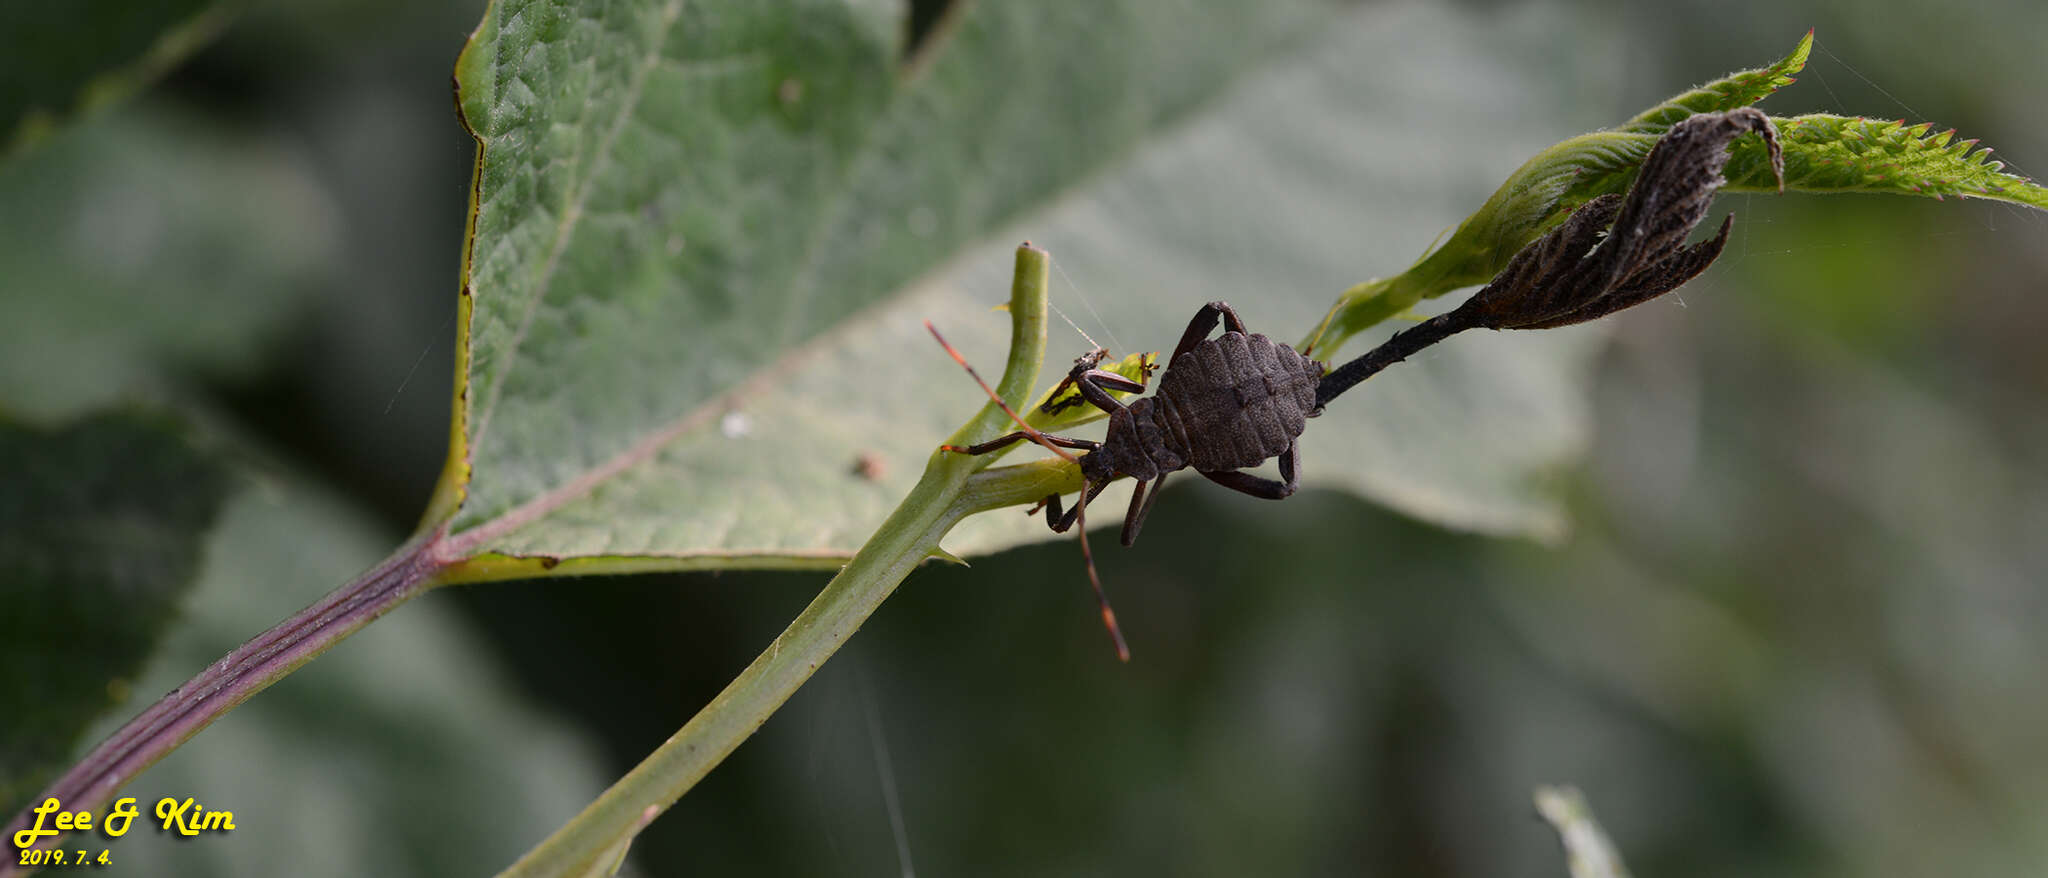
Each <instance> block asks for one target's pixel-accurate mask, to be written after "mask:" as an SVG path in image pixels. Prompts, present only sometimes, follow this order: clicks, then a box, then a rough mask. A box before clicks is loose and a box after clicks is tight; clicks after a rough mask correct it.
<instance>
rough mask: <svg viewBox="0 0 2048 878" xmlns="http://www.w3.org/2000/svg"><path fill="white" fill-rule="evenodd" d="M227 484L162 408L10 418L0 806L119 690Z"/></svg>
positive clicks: (4, 446) (1, 613)
mask: <svg viewBox="0 0 2048 878" xmlns="http://www.w3.org/2000/svg"><path fill="white" fill-rule="evenodd" d="M229 483H230V479H229V478H228V476H227V473H226V472H225V471H224V470H223V469H222V468H221V467H220V466H219V465H218V464H217V463H216V462H215V461H214V460H213V459H212V458H210V457H209V456H207V455H206V454H204V453H202V452H200V451H199V450H198V449H195V448H194V447H192V445H191V444H190V443H189V442H188V441H187V440H186V438H185V437H184V436H183V435H182V432H181V431H180V430H179V429H178V428H177V427H176V426H175V425H173V424H169V423H166V422H165V421H164V420H163V419H161V418H157V417H150V416H143V415H136V414H108V415H101V416H98V417H95V418H92V419H89V420H85V421H82V422H79V423H77V424H73V425H71V426H69V427H66V428H63V429H59V430H43V429H39V428H35V427H24V426H20V425H17V424H10V423H6V422H0V559H4V564H5V570H6V574H5V576H4V577H0V811H4V812H5V813H8V814H12V813H14V812H15V809H16V806H17V805H19V804H21V803H22V802H24V801H26V799H27V797H28V796H29V795H31V794H33V793H34V792H35V790H36V789H38V788H39V787H40V786H41V785H42V784H43V782H44V781H46V780H48V778H49V776H50V775H51V774H52V773H53V772H54V771H55V770H56V769H59V768H61V767H62V762H63V760H64V758H65V757H66V756H67V755H68V754H69V751H70V749H71V747H72V746H73V745H74V744H75V743H77V741H78V738H79V734H80V732H81V731H83V730H84V728H85V725H86V723H88V722H90V721H91V720H92V719H93V718H94V717H96V716H98V715H99V714H101V713H102V712H104V711H106V710H107V709H108V708H109V707H111V706H113V705H114V704H115V703H118V702H119V701H120V697H119V695H117V693H118V692H122V691H126V687H127V681H128V680H129V679H131V678H132V677H133V676H134V674H135V673H136V671H137V670H138V669H139V668H140V667H141V666H142V662H143V660H144V659H145V658H147V657H148V656H149V655H150V652H151V650H152V649H153V648H154V647H155V645H156V641H157V639H158V637H159V636H160V635H161V634H162V633H163V630H164V627H165V625H166V624H167V623H168V622H169V621H170V619H171V617H172V616H174V615H175V610H176V608H177V606H178V603H179V599H180V597H181V596H182V595H183V594H184V593H185V590H186V589H187V588H188V587H189V586H190V585H191V583H192V579H193V576H194V574H195V573H196V572H197V570H198V568H199V563H200V547H201V545H202V544H203V543H204V540H205V537H206V534H207V533H208V532H209V529H210V527H211V526H212V524H213V520H214V516H215V514H216V513H217V511H218V510H219V508H220V504H221V502H222V501H223V500H224V499H226V496H227V493H228V488H229Z"/></svg>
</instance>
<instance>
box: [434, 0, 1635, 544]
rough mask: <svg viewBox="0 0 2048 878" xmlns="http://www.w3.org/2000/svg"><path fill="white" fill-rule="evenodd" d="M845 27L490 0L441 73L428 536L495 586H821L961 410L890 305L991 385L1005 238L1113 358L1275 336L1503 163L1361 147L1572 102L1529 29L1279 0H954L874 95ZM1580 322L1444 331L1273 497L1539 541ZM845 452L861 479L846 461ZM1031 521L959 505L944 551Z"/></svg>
mask: <svg viewBox="0 0 2048 878" xmlns="http://www.w3.org/2000/svg"><path fill="white" fill-rule="evenodd" d="M864 8H866V7H865V6H863V5H858V4H856V5H849V6H840V5H836V4H817V5H815V6H814V7H811V8H809V9H807V10H806V11H805V12H804V13H802V15H801V16H800V17H801V20H802V21H803V22H804V25H803V27H801V28H790V27H788V26H786V25H785V24H784V23H783V16H784V15H785V14H786V13H783V12H778V11H773V10H770V9H768V8H766V7H758V6H755V5H752V4H734V5H731V6H725V5H717V4H712V5H699V4H692V5H683V6H676V5H660V4H651V3H644V2H643V3H625V4H617V5H614V6H609V7H605V8H604V10H603V11H601V12H598V13H589V12H582V11H572V10H569V9H565V8H562V7H557V6H553V5H549V4H545V3H521V2H506V3H500V4H497V5H494V6H493V7H492V8H491V10H490V12H489V13H488V14H487V16H486V18H485V20H484V22H483V24H482V25H481V26H480V27H479V29H478V32H477V35H476V36H475V38H474V40H473V41H472V43H471V45H470V46H469V48H468V49H467V50H466V51H465V52H464V54H463V57H462V61H461V63H460V64H459V65H458V82H459V84H460V87H461V104H462V106H463V108H464V111H465V114H466V116H467V118H468V120H469V123H470V125H471V126H472V128H473V129H474V130H475V132H476V134H477V136H478V138H479V140H480V142H481V143H482V158H481V165H480V169H479V173H478V190H477V196H476V198H477V201H476V212H475V217H474V222H475V225H474V234H473V238H472V241H471V248H470V265H469V273H468V284H467V288H466V298H465V307H466V308H468V309H469V319H468V323H467V332H466V335H465V336H464V339H463V345H462V350H463V351H464V353H465V355H466V357H467V360H466V362H465V364H464V368H463V369H462V370H461V371H462V373H463V374H465V375H466V376H467V378H468V380H467V383H466V384H465V385H464V387H463V388H462V390H461V394H462V395H461V398H460V401H459V402H458V417H457V419H456V425H455V428H456V432H455V436H454V441H453V442H452V443H451V461H450V465H449V467H448V469H447V475H446V476H445V477H444V482H443V485H442V488H441V490H440V491H439V492H438V493H437V499H436V502H435V505H434V508H433V511H432V513H431V514H430V515H429V521H440V520H443V519H448V520H450V527H451V536H450V541H451V544H452V548H453V549H455V550H457V551H458V552H462V553H469V554H480V555H494V554H495V555H502V556H509V557H511V558H521V557H523V558H527V559H531V560H532V561H533V563H531V564H530V565H529V566H528V567H526V568H524V569H523V572H525V573H540V572H542V571H543V570H544V569H545V570H552V571H554V572H557V573H571V572H588V571H591V570H593V569H639V568H641V567H644V566H645V565H650V564H651V565H657V566H668V567H688V566H730V565H734V564H741V563H744V564H748V565H784V566H789V565H816V566H834V565H837V564H838V563H839V562H840V560H841V559H843V557H844V556H845V555H846V554H847V553H849V552H850V551H851V550H852V549H853V548H854V547H855V546H857V545H859V543H860V542H861V540H862V539H864V538H865V537H866V536H867V534H868V533H869V532H870V531H871V530H872V529H873V528H874V526H875V525H876V523H877V522H879V521H880V520H881V518H882V516H883V515H884V514H885V513H886V512H887V510H888V509H889V508H890V507H891V506H892V505H893V504H894V503H895V502H896V500H897V499H898V498H899V497H901V496H902V495H903V492H904V491H905V490H906V489H907V488H908V486H909V485H910V482H911V480H912V479H913V478H914V476H915V474H916V472H917V471H918V468H919V464H920V462H921V461H923V460H924V458H925V457H926V456H927V455H928V454H929V453H930V452H931V450H932V448H933V446H934V445H935V444H936V442H937V440H938V439H939V437H941V436H943V435H944V434H945V433H946V432H947V430H948V429H949V425H951V424H953V423H957V422H958V420H959V419H960V417H961V416H962V415H963V414H964V413H966V412H968V411H971V410H973V408H974V407H976V406H979V405H980V404H981V394H980V392H979V391H978V390H977V389H976V388H975V387H974V385H973V384H972V383H971V382H970V381H968V380H967V378H966V376H965V375H962V374H961V373H960V371H959V370H958V369H957V368H956V367H955V366H954V365H953V364H952V363H951V362H950V361H949V360H948V359H947V358H946V357H945V355H944V354H943V353H941V352H940V351H939V350H938V348H937V346H936V345H933V344H932V343H931V341H930V340H929V337H928V336H926V335H925V333H924V331H923V328H922V325H921V323H922V321H923V320H925V319H930V320H932V321H934V322H935V323H936V324H937V325H938V326H939V327H940V328H941V329H943V330H944V331H945V332H947V334H948V335H949V337H951V338H952V339H953V340H954V341H955V343H956V344H958V345H959V346H960V347H961V349H962V350H963V351H964V352H965V353H966V355H967V356H968V357H969V359H970V360H972V361H974V362H977V363H980V364H981V365H982V366H983V367H984V368H986V367H987V366H989V365H990V364H992V363H994V362H995V361H996V359H997V358H998V357H999V356H1000V350H1001V348H1000V343H999V339H1000V338H1001V337H1002V335H1003V331H1004V329H1003V327H1004V324H1005V322H1006V321H1003V320H1002V319H1001V318H1000V315H995V314H992V313H991V312H990V310H989V306H990V305H993V304H995V303H997V302H1000V301H1001V300H1002V297H1003V294H1004V290H1005V289H1006V286H1007V285H1006V283H1005V275H1006V271H1007V267H1008V263H1009V252H1010V249H1011V248H1012V247H1013V246H1014V245H1015V243H1016V241H1018V240H1019V239H1024V238H1029V239H1031V240H1033V241H1036V242H1038V243H1041V244H1044V245H1046V246H1048V248H1049V249H1051V250H1052V252H1053V254H1054V256H1055V258H1056V259H1058V260H1059V261H1060V262H1061V263H1063V264H1064V265H1065V267H1066V270H1065V272H1064V274H1063V275H1062V276H1061V277H1057V278H1055V285H1056V296H1055V298H1056V300H1057V301H1058V303H1059V304H1060V305H1061V306H1062V308H1063V310H1064V311H1066V312H1068V313H1069V314H1070V316H1073V317H1075V318H1076V319H1077V320H1080V321H1082V322H1083V324H1084V325H1086V326H1089V327H1090V333H1091V334H1093V335H1096V336H1098V337H1100V338H1102V340H1103V341H1104V342H1105V343H1106V344H1108V345H1109V346H1110V347H1112V348H1115V349H1116V350H1115V351H1114V353H1115V354H1117V355H1124V354H1128V353H1130V352H1132V351H1137V350H1159V349H1163V348H1167V347H1170V345H1171V344H1172V343H1173V342H1174V341H1175V340H1177V339H1178V338H1179V335H1180V333H1181V331H1182V329H1183V327H1184V326H1185V324H1186V321H1187V319H1188V318H1189V317H1190V316H1192V315H1193V313H1194V311H1195V309H1196V308H1197V307H1199V306H1200V305H1201V304H1202V303H1204V302H1206V301H1209V300H1212V299H1224V300H1228V301H1232V302H1234V303H1235V304H1236V305H1237V306H1238V308H1239V310H1240V312H1241V313H1243V314H1244V316H1245V318H1246V319H1247V320H1248V321H1249V322H1250V324H1251V328H1252V329H1253V330H1254V331H1261V332H1266V333H1268V334H1270V335H1275V336H1279V337H1289V336H1292V335H1294V334H1296V333H1298V332H1300V331H1301V329H1302V328H1303V327H1306V326H1308V325H1310V323H1311V322H1312V321H1313V320H1314V319H1315V317H1316V316H1317V314H1319V313H1320V312H1321V310H1322V304H1323V303H1324V302H1325V301H1326V297H1327V295H1328V291H1329V290H1330V289H1331V288H1332V283H1333V280H1334V279H1336V278H1341V277H1344V276H1346V275H1348V274H1352V273H1354V272H1356V271H1359V270H1361V269H1363V268H1366V267H1369V266H1371V265H1374V264H1388V263H1389V262H1391V261H1392V260H1395V259H1399V258H1401V256H1400V254H1401V253H1402V252H1403V251H1406V252H1413V251H1414V249H1416V248H1418V247H1419V246H1420V245H1421V244H1422V243H1423V242H1424V241H1425V240H1426V238H1427V236H1428V235H1429V234H1430V229H1432V228H1437V227H1441V226H1442V225H1447V224H1449V223H1450V222H1454V221H1455V219H1456V218H1457V217H1458V216H1459V215H1460V214H1461V210H1460V209H1459V208H1458V206H1457V202H1458V200H1459V199H1460V196H1459V194H1458V192H1457V191H1456V190H1457V189H1458V187H1459V185H1460V183H1461V181H1463V180H1465V179H1467V178H1468V177H1469V175H1470V173H1471V169H1472V168H1475V167H1479V168H1483V167H1489V166H1491V167H1499V166H1502V165H1505V164H1507V163H1510V162H1513V161H1515V160H1516V159H1518V158H1519V157H1521V156H1525V155H1527V154H1528V151H1529V149H1530V148H1531V147H1532V145H1533V144H1532V143H1530V142H1526V141H1518V140H1517V139H1515V138H1513V137H1504V136H1493V137H1488V138H1475V137H1469V136H1453V135H1452V134H1450V133H1447V132H1442V131H1434V132H1427V131H1426V132H1425V133H1424V134H1422V135H1420V136H1423V137H1426V138H1427V139H1428V140H1429V141H1430V142H1429V143H1427V145H1426V146H1418V144H1417V142H1416V136H1417V135H1408V136H1402V137H1387V136H1380V135H1379V134H1377V132H1381V131H1386V132H1396V131H1399V130H1400V129H1401V127H1402V126H1403V125H1409V124H1421V123H1423V122H1424V121H1428V120H1440V119H1443V118H1473V117H1486V118H1489V120H1490V122H1489V125H1490V127H1491V125H1492V124H1493V122H1494V121H1497V123H1498V127H1499V130H1500V131H1502V132H1512V131H1514V130H1515V129H1516V126H1517V125H1518V124H1534V123H1539V122H1540V123H1542V124H1546V125H1557V124H1565V125H1570V124H1573V122H1572V121H1569V120H1570V117H1569V111H1570V108H1572V107H1574V106H1575V105H1576V103H1577V102H1578V101H1579V100H1581V99H1583V97H1584V95H1585V92H1584V88H1586V87H1591V88H1597V87H1599V80H1598V79H1597V78H1596V77H1595V76H1594V75H1592V74H1591V73H1590V72H1586V73H1584V74H1583V77H1582V78H1583V79H1584V82H1577V83H1573V84H1571V85H1569V86H1551V87H1550V90H1547V91H1538V90H1535V89H1532V88H1528V87H1526V86H1525V85H1524V84H1527V83H1533V82H1541V81H1549V82H1553V83H1554V82H1556V80H1555V77H1554V74H1546V76H1538V75H1537V74H1536V73H1535V72H1534V71H1533V70H1532V69H1528V68H1526V67H1523V66H1518V65H1520V64H1522V63H1524V62H1521V61H1518V60H1517V59H1519V58H1521V57H1522V56H1521V55H1518V54H1517V53H1514V52H1511V51H1508V49H1509V48H1510V47H1511V46H1513V45H1516V42H1515V41H1516V40H1518V39H1519V40H1525V41H1526V40H1529V39H1532V38H1533V37H1532V36H1531V34H1530V33H1529V30H1530V29H1531V28H1533V27H1538V26H1547V25H1537V24H1534V23H1532V22H1528V21H1520V20H1518V21H1516V22H1513V23H1511V24H1510V25H1505V26H1504V25H1500V24H1493V23H1488V22H1482V21H1480V20H1478V19H1475V18H1467V17H1463V16H1460V15H1458V14H1456V13H1451V12H1441V11H1423V10H1403V11H1398V12H1389V11H1385V10H1356V9H1350V8H1348V7H1335V6H1331V5H1326V4H1320V3H1306V2H1300V3H1278V4H1257V5H1252V4H1231V5H1219V6H1218V7H1217V8H1213V9H1211V8H1208V7H1199V8H1197V7H1196V5H1194V4H1181V3H1163V2H1136V0H1133V2H1126V3H1119V4H1112V5H1107V6H1105V5H1101V4H1091V5H1089V6H1087V7H1085V8H1083V7H1075V8H1072V9H1068V10H1062V9H1057V8H1055V9H1046V8H1039V7H1035V6H1022V5H1017V4H998V3H981V4H972V5H968V6H965V7H963V8H962V14H961V17H960V18H959V19H958V20H957V21H955V22H954V23H953V25H952V26H951V27H948V28H942V29H941V30H940V31H939V32H938V34H937V36H936V37H935V39H937V40H938V41H939V42H937V43H936V44H934V45H933V46H931V47H930V48H929V50H928V53H927V55H926V56H925V58H924V63H923V65H922V66H921V67H920V68H918V70H917V71H915V72H912V73H903V72H899V70H898V69H897V66H896V63H895V61H896V58H895V55H896V52H897V46H896V45H895V34H896V33H897V32H898V27H897V26H896V23H895V22H893V21H875V20H872V19H871V18H870V17H869V16H868V15H867V14H865V13H863V12H860V11H858V10H860V9H864ZM591 14H595V15H598V16H599V17H597V18H591V17H586V16H588V15H591ZM1419 34H1431V35H1432V36H1433V37H1438V36H1439V35H1444V34H1448V36H1447V37H1441V38H1436V39H1432V40H1429V41H1426V42H1425V41H1420V40H1416V39H1411V37H1413V36H1414V35H1419ZM1543 38H1545V39H1564V38H1565V36H1564V34H1563V33H1562V31H1561V30H1558V31H1555V32H1552V33H1548V34H1546V35H1544V37H1543ZM1415 79H1426V80H1428V81H1432V82H1433V83H1435V84H1436V87H1434V88H1432V89H1431V90H1429V91H1428V92H1427V93H1420V92H1418V91H1417V90H1415V89H1413V88H1410V87H1408V86H1407V85H1406V83H1408V82H1410V81H1413V80H1415ZM1579 124H1583V120H1581V121H1580V123H1579ZM1539 130H1540V129H1539ZM1537 136H1539V137H1540V136H1542V135H1541V134H1539V135H1537ZM1532 139H1533V138H1532ZM1547 139H1548V138H1546V140H1547ZM1422 155H1428V156H1429V161H1427V162H1419V160H1418V157H1419V156H1422ZM1077 288H1078V289H1077ZM1097 328H1100V329H1102V330H1103V331H1101V332H1097V331H1095V330H1096V329H1097ZM1594 340H1595V336H1593V335H1590V334H1586V333H1559V334H1547V335H1546V336H1545V337H1542V338H1536V337H1529V338H1523V339H1487V340H1485V341H1483V342H1480V341H1475V342H1473V343H1470V344H1464V345H1457V346H1450V347H1451V348H1452V349H1450V350H1447V351H1446V352H1445V353H1444V354H1443V355H1441V356H1437V357H1432V358H1428V359H1426V360H1425V361H1424V362H1421V363H1417V364H1415V365H1414V366H1413V367H1412V368H1405V369H1404V372H1405V374H1403V375H1401V376H1399V377H1398V378H1397V379H1390V380H1388V381H1385V382H1381V383H1383V384H1384V385H1386V386H1385V387H1383V388H1380V389H1378V390H1376V391H1375V392H1374V393H1372V394H1368V395H1367V397H1366V398H1364V399H1361V400H1360V401H1358V402H1356V403H1353V402H1352V401H1351V400H1348V399H1347V401H1346V402H1347V405H1345V406H1343V407H1342V408H1341V409H1340V410H1336V411H1332V412H1331V413H1330V414H1329V415H1327V416H1326V417H1324V418H1323V419H1322V420H1320V421H1318V422H1316V424H1315V425H1314V428H1313V429H1312V430H1311V431H1310V433H1309V436H1308V437H1307V439H1306V445H1305V453H1306V466H1305V470H1306V478H1307V479H1308V480H1309V482H1310V483H1311V484H1321V485H1336V486H1345V487H1350V488H1353V489H1357V490H1363V491H1365V492H1367V493H1368V494H1370V495H1372V496H1375V497H1378V498H1380V499H1383V500H1386V501H1388V502H1391V503H1394V504H1395V505H1397V506H1399V507H1401V508H1403V509H1407V510H1409V511H1411V512H1414V513H1416V514H1419V515H1424V516H1426V517H1429V518H1431V519H1433V520H1438V521H1443V522H1446V523H1450V524H1454V525H1458V526H1463V527H1473V528H1482V529H1487V530H1495V531H1502V532H1532V531H1533V532H1542V533H1551V534H1554V533H1556V532H1558V530H1559V528H1560V527H1561V518H1560V517H1559V516H1558V514H1557V511H1556V507H1555V502H1554V500H1552V499H1551V498H1550V497H1549V495H1548V493H1547V492H1546V491H1545V490H1544V487H1543V483H1544V481H1545V479H1546V478H1547V474H1548V473H1550V472H1552V471H1554V470H1556V469H1557V468H1559V467H1562V466H1563V465H1565V463H1566V462H1567V461H1568V460H1569V459H1570V457H1571V455H1572V454H1573V453H1574V451H1575V450H1576V449H1577V447H1578V446H1579V444H1580V442H1581V441H1582V438H1583V429H1582V423H1583V421H1582V419H1583V415H1584V408H1585V406H1584V402H1583V397H1582V388H1581V384H1580V379H1581V377H1582V371H1583V367H1584V364H1585V362H1586V359H1587V357H1588V355H1589V354H1590V352H1591V350H1592V347H1593V344H1594ZM1062 346H1063V345H1061V343H1059V342H1057V341H1056V342H1055V346H1054V349H1055V351H1059V350H1060V348H1061V347H1062ZM1087 346H1088V345H1087V344H1086V343H1085V342H1084V341H1083V340H1082V339H1080V338H1078V337H1069V338H1068V340H1067V341H1066V342H1065V344H1064V347H1066V349H1067V350H1071V351H1073V352H1074V353H1079V352H1080V351H1082V350H1085V349H1086V348H1087ZM1052 359H1053V360H1054V361H1055V362H1056V363H1063V362H1065V355H1063V354H1056V355H1055V356H1054V357H1053V358H1052ZM868 457H874V458H879V459H880V460H882V461H885V462H886V463H887V466H886V467H883V468H882V469H884V470H885V471H886V472H887V473H888V475H886V476H884V477H882V478H880V479H872V480H871V479H867V478H863V477H861V476H859V475H856V474H855V472H854V471H855V466H854V464H855V461H856V460H860V459H864V458H868ZM1105 502H1109V503H1114V502H1115V501H1114V500H1113V499H1112V500H1108V501H1105ZM458 504H459V511H458V509H457V506H458ZM984 519H986V520H984ZM1045 536H1046V534H1045V532H1044V530H1043V526H1042V525H1032V524H1028V523H1027V522H1025V521H1024V520H1023V519H1022V517H1021V516H1010V515H1000V516H982V517H980V518H978V519H975V520H971V521H969V522H967V523H965V524H964V525H963V527H962V528H961V529H960V530H959V531H957V532H956V533H955V534H954V536H953V537H952V538H951V539H949V541H948V548H949V549H951V550H953V551H955V552H961V553H967V552H980V551H988V550H991V549H994V548H999V547H1002V546H1007V545H1014V544H1017V543H1019V542H1024V541H1028V540H1034V539H1041V538H1044V537H1045ZM500 560H504V559H502V558H501V559H500ZM556 560H562V561H565V562H574V563H560V564H554V563H553V562H554V561H556Z"/></svg>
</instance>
